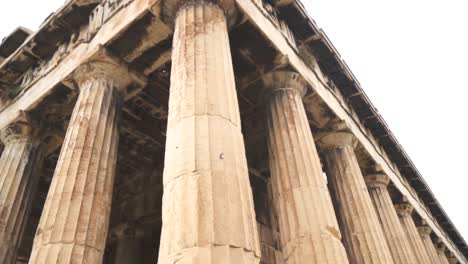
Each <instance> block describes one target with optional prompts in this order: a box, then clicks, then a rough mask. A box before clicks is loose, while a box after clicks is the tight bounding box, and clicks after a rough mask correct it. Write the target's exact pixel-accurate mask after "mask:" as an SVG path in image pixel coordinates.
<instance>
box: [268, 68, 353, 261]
mask: <svg viewBox="0 0 468 264" xmlns="http://www.w3.org/2000/svg"><path fill="white" fill-rule="evenodd" d="M264 82H265V86H266V88H267V89H268V101H267V121H268V147H269V156H270V172H271V181H272V187H273V196H274V202H275V206H276V207H277V214H278V218H279V224H280V237H281V249H282V253H283V256H284V260H285V263H298V264H299V263H348V258H347V256H346V251H345V249H344V247H343V244H342V243H341V234H340V230H339V227H338V223H337V220H336V216H335V211H334V209H333V204H332V201H331V198H330V193H329V191H328V188H327V183H326V180H325V178H324V177H323V172H322V166H321V163H320V159H319V157H318V153H317V149H316V147H315V143H314V140H313V138H312V133H311V130H310V126H309V123H308V120H307V115H306V112H305V110H304V105H303V103H302V96H303V95H304V92H305V88H306V83H305V80H304V79H302V77H301V76H300V75H299V74H297V73H294V72H274V73H270V74H269V75H267V76H266V77H264Z"/></svg>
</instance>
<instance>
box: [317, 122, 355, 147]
mask: <svg viewBox="0 0 468 264" xmlns="http://www.w3.org/2000/svg"><path fill="white" fill-rule="evenodd" d="M324 130H325V131H324V132H322V133H319V134H318V135H317V137H316V138H317V140H316V141H317V144H318V145H319V146H320V148H321V149H329V148H338V147H344V146H351V147H352V148H354V147H355V146H356V144H357V139H356V137H355V136H354V134H353V133H352V132H351V131H350V130H349V128H348V126H347V125H346V123H345V122H344V121H342V120H333V121H331V122H330V123H329V124H328V125H327V127H326V128H325V129H324Z"/></svg>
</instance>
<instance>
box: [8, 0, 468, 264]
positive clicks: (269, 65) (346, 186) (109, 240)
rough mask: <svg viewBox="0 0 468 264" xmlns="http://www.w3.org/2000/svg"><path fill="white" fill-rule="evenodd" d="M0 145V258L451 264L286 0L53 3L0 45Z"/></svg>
mask: <svg viewBox="0 0 468 264" xmlns="http://www.w3.org/2000/svg"><path fill="white" fill-rule="evenodd" d="M0 140H1V143H0V153H1V158H0V263H5V264H10V263H30V264H53V263H60V264H68V263H74V264H85V263H87V264H98V263H106V264H107V263H108V264H133V263H159V264H175V263H178V264H189V263H198V264H207V263H213V264H214V263H226V264H244V263H245V264H254V263H262V264H305V263H321V264H322V263H323V264H347V263H351V264H364V263H365V264H384V263H385V264H393V263H394V264H428V263H430V264H447V263H452V264H454V263H460V264H467V263H468V261H467V257H468V246H467V244H466V242H465V240H464V239H463V237H462V236H461V235H460V234H459V232H458V231H457V229H456V227H455V226H454V225H453V224H452V222H451V221H450V219H449V217H448V216H447V215H446V213H445V212H444V210H443V209H442V207H441V206H440V204H439V203H438V202H437V200H436V198H435V197H434V195H433V194H432V192H431V191H430V189H429V187H428V186H427V184H426V183H425V181H424V180H423V177H422V176H421V175H420V174H419V172H418V170H417V169H416V167H415V165H414V164H413V163H412V161H411V159H410V158H409V157H408V156H407V155H406V153H405V151H404V150H403V148H402V147H401V146H400V144H399V143H398V141H397V140H396V139H395V137H394V136H393V134H392V133H391V132H390V130H389V129H388V127H387V125H386V124H385V122H384V120H383V119H382V117H381V116H380V115H379V114H378V112H377V110H376V108H375V107H374V106H373V105H372V103H371V102H370V101H369V99H368V97H367V96H366V94H365V93H364V91H363V90H362V88H361V86H360V84H359V82H358V81H357V80H356V79H355V77H354V76H353V74H352V72H351V71H350V69H349V68H348V67H347V65H346V64H345V62H344V61H343V60H342V59H341V58H340V55H339V54H338V52H337V51H336V49H335V48H334V47H333V45H332V44H331V42H330V40H329V39H328V38H327V36H326V35H325V33H324V32H323V31H322V30H321V29H320V28H319V27H318V26H317V25H316V23H315V22H314V21H313V20H312V18H310V17H309V15H308V14H307V12H306V11H305V9H304V7H303V6H302V4H301V3H300V1H299V0H68V1H66V3H65V4H64V5H63V6H62V7H61V8H60V9H58V10H57V11H56V12H54V13H52V14H51V15H50V16H49V17H48V18H47V19H46V20H45V21H44V22H43V23H42V25H41V26H40V28H39V29H38V31H36V32H31V31H29V30H27V29H25V28H18V29H17V30H15V31H14V32H13V33H12V34H10V35H9V36H7V37H6V38H5V39H4V40H3V41H2V43H1V44H0Z"/></svg>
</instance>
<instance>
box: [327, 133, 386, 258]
mask: <svg viewBox="0 0 468 264" xmlns="http://www.w3.org/2000/svg"><path fill="white" fill-rule="evenodd" d="M354 140H355V139H354V136H353V135H352V134H350V133H348V132H330V133H327V134H324V135H322V136H321V137H320V140H319V143H320V146H321V149H322V151H323V154H324V157H325V163H326V166H325V167H326V172H327V175H328V177H329V181H330V184H331V189H332V190H331V194H332V197H334V200H335V201H336V203H337V206H338V208H336V210H337V211H338V213H337V214H338V216H339V218H340V219H339V220H340V221H341V223H342V228H343V229H342V231H343V238H344V244H345V247H346V250H347V252H348V257H349V261H350V262H351V263H393V260H392V256H391V254H390V250H389V247H388V245H387V241H386V239H385V236H384V233H383V231H382V227H381V226H380V222H379V219H378V217H377V214H376V212H375V209H374V206H373V205H372V201H371V198H370V195H369V192H368V191H367V187H366V183H365V182H364V177H363V176H362V173H361V170H360V168H359V164H358V161H357V159H356V156H355V153H354V149H353V145H354V144H355V141H354Z"/></svg>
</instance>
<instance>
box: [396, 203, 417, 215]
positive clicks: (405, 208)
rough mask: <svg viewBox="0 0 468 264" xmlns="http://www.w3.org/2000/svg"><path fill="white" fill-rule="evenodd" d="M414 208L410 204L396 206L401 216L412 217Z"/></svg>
mask: <svg viewBox="0 0 468 264" xmlns="http://www.w3.org/2000/svg"><path fill="white" fill-rule="evenodd" d="M413 209H414V208H413V206H412V205H411V204H410V203H401V204H397V205H395V210H396V211H397V213H398V215H399V216H404V215H410V216H411V213H412V212H413Z"/></svg>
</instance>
